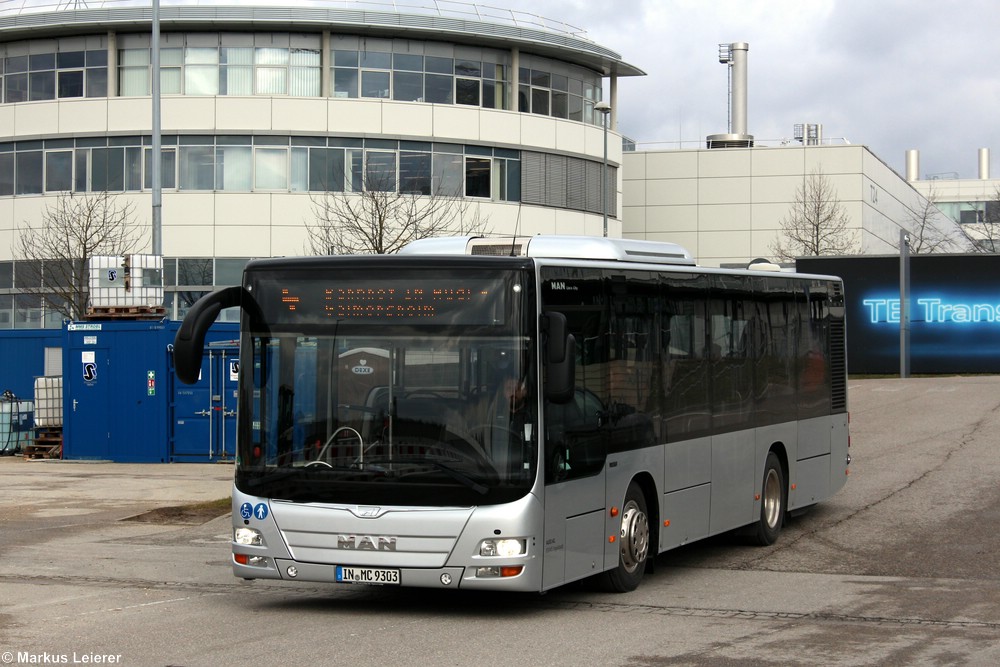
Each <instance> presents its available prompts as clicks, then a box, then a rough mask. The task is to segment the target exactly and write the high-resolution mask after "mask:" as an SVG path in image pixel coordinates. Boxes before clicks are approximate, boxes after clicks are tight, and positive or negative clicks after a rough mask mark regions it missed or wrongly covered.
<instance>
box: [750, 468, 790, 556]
mask: <svg viewBox="0 0 1000 667" xmlns="http://www.w3.org/2000/svg"><path fill="white" fill-rule="evenodd" d="M787 499H788V496H787V492H786V490H785V471H784V470H783V469H782V467H781V461H780V460H779V459H778V455H777V454H775V453H774V452H770V453H768V455H767V462H766V463H765V465H764V481H763V484H762V485H761V490H760V518H759V519H758V520H757V529H756V531H754V541H755V542H756V543H757V544H759V545H760V546H762V547H766V546H769V545H771V544H774V543H775V542H776V541H777V540H778V534H779V533H780V532H781V527H782V525H784V522H785V509H786V507H787V505H788V502H787Z"/></svg>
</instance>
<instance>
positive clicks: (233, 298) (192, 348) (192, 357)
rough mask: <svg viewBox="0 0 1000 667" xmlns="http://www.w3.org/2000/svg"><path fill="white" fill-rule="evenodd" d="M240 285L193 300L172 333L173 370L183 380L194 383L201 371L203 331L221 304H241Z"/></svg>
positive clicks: (203, 346) (204, 331)
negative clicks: (175, 332)
mask: <svg viewBox="0 0 1000 667" xmlns="http://www.w3.org/2000/svg"><path fill="white" fill-rule="evenodd" d="M243 291H244V290H243V288H242V287H240V286H239V285H237V286H234V287H227V288H225V289H222V290H219V291H217V292H211V293H209V294H206V295H205V296H203V297H201V298H200V299H198V300H197V301H195V302H194V305H193V306H191V309H190V310H188V312H187V315H185V316H184V321H183V322H182V323H181V326H180V328H179V329H178V330H177V335H176V336H174V371H175V372H176V373H177V378H178V379H179V380H180V381H181V382H183V383H184V384H194V383H196V382H197V381H198V376H199V375H201V357H202V354H203V352H204V349H205V334H207V333H208V328H209V327H211V326H212V323H213V322H215V318H217V317H218V316H219V312H220V311H221V310H222V309H223V308H232V307H234V306H239V305H241V302H242V299H243Z"/></svg>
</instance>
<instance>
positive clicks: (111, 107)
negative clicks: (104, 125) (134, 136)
mask: <svg viewBox="0 0 1000 667" xmlns="http://www.w3.org/2000/svg"><path fill="white" fill-rule="evenodd" d="M160 109H161V111H162V109H163V105H162V104H161V105H160ZM152 118H153V103H152V102H150V100H149V98H146V97H118V98H114V99H110V100H108V127H109V128H114V130H115V131H116V132H139V133H141V132H147V133H148V132H149V131H150V129H149V128H150V127H151V126H152Z"/></svg>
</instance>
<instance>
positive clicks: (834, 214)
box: [770, 170, 857, 261]
mask: <svg viewBox="0 0 1000 667" xmlns="http://www.w3.org/2000/svg"><path fill="white" fill-rule="evenodd" d="M849 224H850V216H849V215H848V214H847V211H845V210H844V207H843V205H842V204H841V203H840V200H839V199H838V198H837V192H836V190H834V188H833V186H832V185H831V184H830V181H829V179H827V177H826V176H825V175H824V174H823V172H822V171H821V170H817V171H814V172H812V173H811V174H809V176H807V177H806V178H805V180H804V181H803V182H802V185H800V186H799V187H798V188H797V189H796V191H795V202H794V203H793V204H792V206H791V208H790V209H789V211H788V213H787V214H786V215H785V217H784V218H782V219H781V235H780V236H779V237H778V238H777V239H775V240H774V242H772V243H771V246H770V248H771V252H772V253H774V255H775V256H776V257H778V258H779V259H782V260H786V261H789V260H793V259H795V258H796V257H807V256H815V255H843V254H847V253H850V252H852V251H854V250H855V249H856V247H857V241H856V233H855V232H854V231H853V230H851V229H849V228H848V225H849Z"/></svg>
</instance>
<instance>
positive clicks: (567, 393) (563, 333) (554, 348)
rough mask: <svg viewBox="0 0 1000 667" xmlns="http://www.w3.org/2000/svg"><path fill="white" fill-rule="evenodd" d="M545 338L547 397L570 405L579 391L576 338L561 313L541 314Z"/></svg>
mask: <svg viewBox="0 0 1000 667" xmlns="http://www.w3.org/2000/svg"><path fill="white" fill-rule="evenodd" d="M542 330H543V331H544V332H545V334H546V339H545V398H547V399H548V400H550V401H552V402H553V403H569V402H570V401H571V400H573V394H574V391H575V389H576V339H575V338H574V337H573V334H571V333H569V332H567V330H566V316H565V315H563V314H562V313H545V314H543V315H542Z"/></svg>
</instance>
